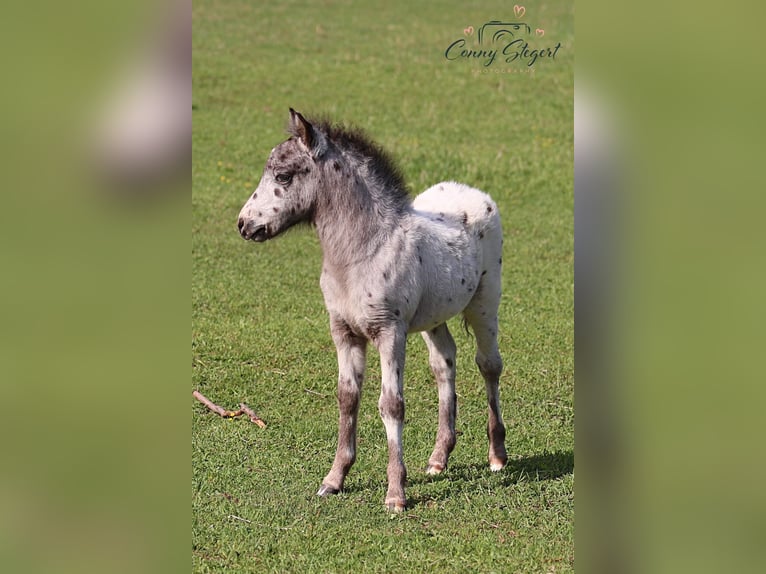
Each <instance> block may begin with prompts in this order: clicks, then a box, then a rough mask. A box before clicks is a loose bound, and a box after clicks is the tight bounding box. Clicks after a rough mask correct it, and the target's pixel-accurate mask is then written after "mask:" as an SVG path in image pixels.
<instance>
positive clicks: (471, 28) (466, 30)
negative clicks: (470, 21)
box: [463, 26, 473, 36]
mask: <svg viewBox="0 0 766 574" xmlns="http://www.w3.org/2000/svg"><path fill="white" fill-rule="evenodd" d="M463 34H465V35H466V36H470V35H471V34H473V26H468V28H465V29H464V30H463Z"/></svg>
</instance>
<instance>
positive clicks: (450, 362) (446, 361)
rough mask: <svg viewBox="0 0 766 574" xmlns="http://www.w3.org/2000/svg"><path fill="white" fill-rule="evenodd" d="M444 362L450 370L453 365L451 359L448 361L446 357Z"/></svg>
mask: <svg viewBox="0 0 766 574" xmlns="http://www.w3.org/2000/svg"><path fill="white" fill-rule="evenodd" d="M444 362H445V363H447V366H448V367H449V368H450V369H451V368H452V366H453V365H454V363H453V362H452V359H450V358H449V357H447V358H446V359H445V360H444Z"/></svg>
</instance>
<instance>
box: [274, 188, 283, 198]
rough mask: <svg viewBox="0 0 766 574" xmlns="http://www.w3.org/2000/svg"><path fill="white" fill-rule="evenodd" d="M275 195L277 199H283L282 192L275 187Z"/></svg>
mask: <svg viewBox="0 0 766 574" xmlns="http://www.w3.org/2000/svg"><path fill="white" fill-rule="evenodd" d="M274 195H276V196H277V197H282V190H281V189H279V188H278V187H275V188H274Z"/></svg>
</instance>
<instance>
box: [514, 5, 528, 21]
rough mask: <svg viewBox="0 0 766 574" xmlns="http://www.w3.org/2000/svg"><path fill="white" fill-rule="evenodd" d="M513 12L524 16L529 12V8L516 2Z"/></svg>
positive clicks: (518, 16)
mask: <svg viewBox="0 0 766 574" xmlns="http://www.w3.org/2000/svg"><path fill="white" fill-rule="evenodd" d="M513 13H514V14H516V17H517V18H523V17H524V14H526V13H527V9H526V8H524V6H519V5H518V4H516V5H515V6H514V7H513Z"/></svg>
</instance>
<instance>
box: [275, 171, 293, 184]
mask: <svg viewBox="0 0 766 574" xmlns="http://www.w3.org/2000/svg"><path fill="white" fill-rule="evenodd" d="M274 179H276V180H277V183H281V184H283V185H287V184H288V183H290V181H291V180H292V179H293V176H292V175H290V174H289V173H278V174H277V176H276V177H275V178H274Z"/></svg>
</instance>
